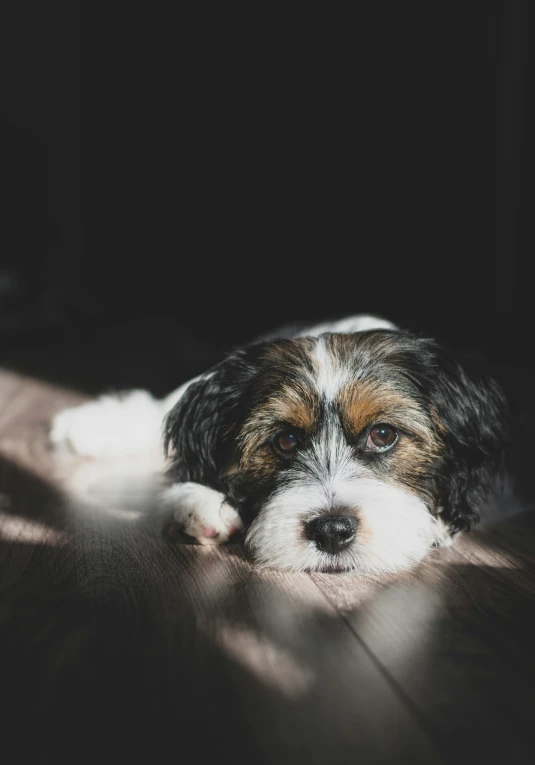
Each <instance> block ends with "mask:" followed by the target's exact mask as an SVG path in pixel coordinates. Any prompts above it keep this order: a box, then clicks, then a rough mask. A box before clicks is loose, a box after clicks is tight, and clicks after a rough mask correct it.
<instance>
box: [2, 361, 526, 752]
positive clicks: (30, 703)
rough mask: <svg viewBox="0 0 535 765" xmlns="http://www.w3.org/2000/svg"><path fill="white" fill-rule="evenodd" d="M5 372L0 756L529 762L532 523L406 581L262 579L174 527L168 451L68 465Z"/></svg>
mask: <svg viewBox="0 0 535 765" xmlns="http://www.w3.org/2000/svg"><path fill="white" fill-rule="evenodd" d="M79 400H82V396H81V395H80V394H77V393H76V392H73V391H67V390H62V389H61V388H58V387H55V386H54V385H52V384H50V383H45V382H40V381H39V380H37V379H33V378H31V377H24V376H22V375H20V374H18V373H17V372H14V371H7V370H5V371H4V372H1V373H0V679H1V686H0V687H1V698H2V707H3V708H2V714H1V717H0V726H1V738H0V761H1V762H2V763H5V765H12V763H13V765H15V763H27V762H31V763H39V765H42V764H44V763H49V762H50V763H58V762H61V763H63V762H68V763H73V764H74V763H80V762H83V763H85V762H99V763H108V762H110V763H112V762H113V763H123V762H124V763H127V762H132V761H138V759H139V760H150V761H151V762H155V763H159V762H165V763H168V762H183V763H195V762H200V763H204V762H213V761H214V760H215V759H223V760H225V761H229V760H230V761H233V762H236V763H241V762H248V763H255V764H256V763H277V764H278V763H281V764H283V763H291V764H292V765H300V764H301V763H307V765H308V764H309V763H310V764H312V763H318V764H321V765H330V763H333V764H336V763H397V762H402V763H411V764H412V763H414V764H416V763H426V765H432V764H433V763H439V762H440V763H465V762H466V763H477V762H496V763H498V762H499V763H504V762H505V763H507V764H508V765H511V764H512V763H533V762H534V761H535V514H533V513H532V512H530V510H529V508H527V509H525V510H522V509H521V507H520V506H519V505H518V502H516V501H514V500H513V499H512V498H509V499H508V500H506V501H505V502H504V503H503V508H502V509H503V511H504V516H503V517H499V518H496V517H494V518H493V519H492V521H491V522H489V523H488V524H487V527H486V528H483V529H481V530H480V531H478V532H477V533H474V534H471V535H467V536H465V538H463V539H462V540H460V542H459V544H458V545H457V546H456V547H455V549H454V550H453V551H448V550H445V551H440V552H437V553H435V554H433V556H432V557H430V558H429V559H428V561H426V562H425V563H424V564H423V565H421V566H420V567H419V568H418V569H417V570H416V571H414V572H413V573H411V574H408V575H405V576H403V577H401V578H398V579H396V580H392V581H388V582H382V583H372V582H364V581H361V580H359V579H357V578H355V577H353V576H350V575H328V574H321V575H319V574H318V575H304V574H303V575H300V574H292V573H281V572H277V571H271V570H258V569H257V568H256V567H255V566H254V565H253V564H252V563H251V562H250V561H248V560H247V558H246V556H245V554H244V550H243V549H242V547H241V546H240V545H239V544H236V545H231V546H227V547H223V548H212V549H207V548H202V547H197V546H191V545H184V544H179V543H178V542H177V541H176V540H172V539H169V538H166V537H164V536H163V535H162V533H161V523H160V519H159V518H158V517H157V515H156V513H155V511H154V494H155V491H156V490H157V487H158V478H157V473H156V472H155V470H156V467H157V465H156V463H157V457H156V455H147V456H145V457H143V458H140V459H135V460H131V461H128V460H124V461H117V462H116V463H114V464H113V465H112V464H110V463H108V464H106V463H103V464H100V463H99V462H98V461H84V460H78V459H75V458H73V457H70V458H68V457H63V458H58V457H57V456H56V455H54V454H53V453H52V452H51V451H50V449H49V447H48V445H47V436H46V433H47V431H46V428H47V421H48V418H49V416H50V414H51V413H52V412H53V411H56V410H57V409H60V408H62V407H64V406H65V405H68V404H71V403H73V402H75V401H79Z"/></svg>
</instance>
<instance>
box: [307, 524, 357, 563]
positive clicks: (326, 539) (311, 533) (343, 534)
mask: <svg viewBox="0 0 535 765" xmlns="http://www.w3.org/2000/svg"><path fill="white" fill-rule="evenodd" d="M306 532H307V535H308V538H309V539H312V541H313V542H315V543H316V545H317V546H318V547H319V548H320V549H321V550H325V552H328V553H331V555H333V554H334V553H337V552H340V550H344V549H345V548H346V547H348V545H350V544H351V542H352V541H353V539H354V537H355V534H356V532H357V519H356V518H353V517H352V516H347V515H326V516H323V517H321V518H314V519H313V520H312V521H309V522H308V523H307V525H306Z"/></svg>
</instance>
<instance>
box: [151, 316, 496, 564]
mask: <svg viewBox="0 0 535 765" xmlns="http://www.w3.org/2000/svg"><path fill="white" fill-rule="evenodd" d="M505 430H506V405H505V402H504V399H503V397H502V394H501V392H500V390H499V388H498V386H497V385H496V384H495V383H494V382H493V381H492V380H490V379H484V378H483V377H481V376H479V375H477V374H475V373H474V372H472V371H469V370H468V369H467V368H466V367H463V366H461V365H460V364H458V363H457V362H456V361H455V360H453V359H452V358H451V357H449V356H448V355H447V354H446V353H445V352H444V351H442V350H441V349H440V348H439V347H438V346H437V344H436V343H434V342H433V341H431V340H426V339H421V338H417V337H415V336H413V335H410V334H408V333H405V332H400V331H387V330H374V331H368V332H359V333H355V334H325V335H321V336H320V337H301V338H297V339H295V340H280V341H275V342H269V343H262V344H259V345H255V346H251V347H249V348H246V349H242V350H239V351H237V352H235V353H232V354H231V355H229V356H228V358H227V359H225V361H223V362H222V363H220V364H219V365H217V366H216V367H214V368H213V369H212V370H211V371H210V372H209V373H207V374H206V375H204V376H203V377H202V378H201V379H200V380H199V381H197V382H195V383H193V384H192V385H191V386H190V387H189V388H188V389H187V391H186V393H185V394H184V396H183V397H182V399H181V400H180V401H179V403H178V404H177V405H176V407H175V408H174V409H173V410H172V412H171V413H170V415H169V416H168V418H167V421H166V446H167V448H168V449H169V450H170V451H171V452H172V454H173V458H174V468H175V471H176V475H177V478H178V479H179V480H188V481H197V482H199V483H204V484H207V485H211V486H213V487H214V488H217V489H220V490H222V491H224V492H225V493H227V495H229V496H230V497H231V498H232V499H233V500H234V501H235V502H236V503H237V504H239V506H240V507H241V508H242V509H243V510H244V512H245V513H246V514H247V513H249V514H250V519H251V523H250V525H249V528H248V534H247V542H248V544H249V546H250V548H251V549H252V551H253V553H254V555H255V557H256V559H257V560H258V561H259V562H261V563H264V564H268V565H274V566H278V567H283V568H289V569H295V570H320V571H329V570H355V571H359V572H363V573H380V572H383V571H398V570H401V569H404V568H408V567H410V566H411V565H412V564H413V563H414V562H416V561H418V560H420V559H421V558H422V557H423V556H424V555H425V554H426V552H427V551H428V550H429V549H430V548H431V547H432V546H433V545H436V544H439V543H440V542H442V541H444V538H445V537H447V536H448V535H450V534H451V533H455V532H456V531H459V530H463V529H469V528H470V527H471V526H472V525H473V524H474V523H475V522H476V521H477V520H478V517H479V511H480V507H481V504H482V503H483V502H484V500H485V498H486V496H487V495H488V493H489V492H490V491H491V490H492V487H493V485H494V481H495V476H496V473H497V471H498V470H499V467H500V464H501V460H502V455H503V445H504V437H505ZM246 517H247V516H246Z"/></svg>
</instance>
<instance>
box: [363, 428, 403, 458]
mask: <svg viewBox="0 0 535 765" xmlns="http://www.w3.org/2000/svg"><path fill="white" fill-rule="evenodd" d="M397 440H398V432H397V430H396V429H395V428H394V427H393V426H392V425H388V424H387V423H385V422H381V423H379V425H374V426H373V428H372V429H371V430H370V432H369V433H368V440H367V441H366V449H368V450H369V451H372V452H384V451H386V450H387V449H390V448H391V447H392V446H394V444H395V443H396V441H397Z"/></svg>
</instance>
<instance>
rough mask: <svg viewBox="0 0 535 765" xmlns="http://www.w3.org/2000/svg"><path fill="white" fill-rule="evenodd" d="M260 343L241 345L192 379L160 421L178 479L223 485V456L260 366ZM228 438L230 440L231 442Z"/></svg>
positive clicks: (166, 447)
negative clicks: (162, 424)
mask: <svg viewBox="0 0 535 765" xmlns="http://www.w3.org/2000/svg"><path fill="white" fill-rule="evenodd" d="M259 350H260V346H252V347H251V348H248V349H240V350H238V351H235V352H233V353H231V354H230V355H229V356H227V358H225V359H224V360H223V361H222V362H220V363H219V364H217V365H216V366H215V367H213V368H212V369H211V370H210V371H209V372H207V373H206V374H204V375H203V376H202V377H201V378H200V379H199V380H196V381H195V382H193V383H191V385H190V386H189V387H188V388H187V389H186V391H185V392H184V394H183V395H182V397H181V398H180V400H179V401H178V403H177V404H176V405H175V406H174V408H173V409H172V410H171V411H170V412H169V414H168V415H167V417H166V419H165V423H164V445H165V453H166V456H171V457H172V460H173V464H172V470H173V472H174V474H175V476H176V478H177V480H179V481H195V482H197V483H203V484H206V485H209V486H213V487H214V488H218V489H221V488H224V487H223V486H222V485H221V481H220V471H221V467H222V460H223V459H224V458H225V456H228V452H229V449H230V450H231V448H232V447H231V444H232V438H231V435H232V431H233V429H234V427H235V425H236V422H237V421H238V419H239V417H240V414H241V411H242V410H243V407H244V404H245V401H246V399H247V393H248V390H249V388H250V385H251V383H252V381H253V380H254V379H255V377H256V374H257V371H258V368H257V363H256V359H257V357H258V353H259ZM229 444H230V446H229Z"/></svg>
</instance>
